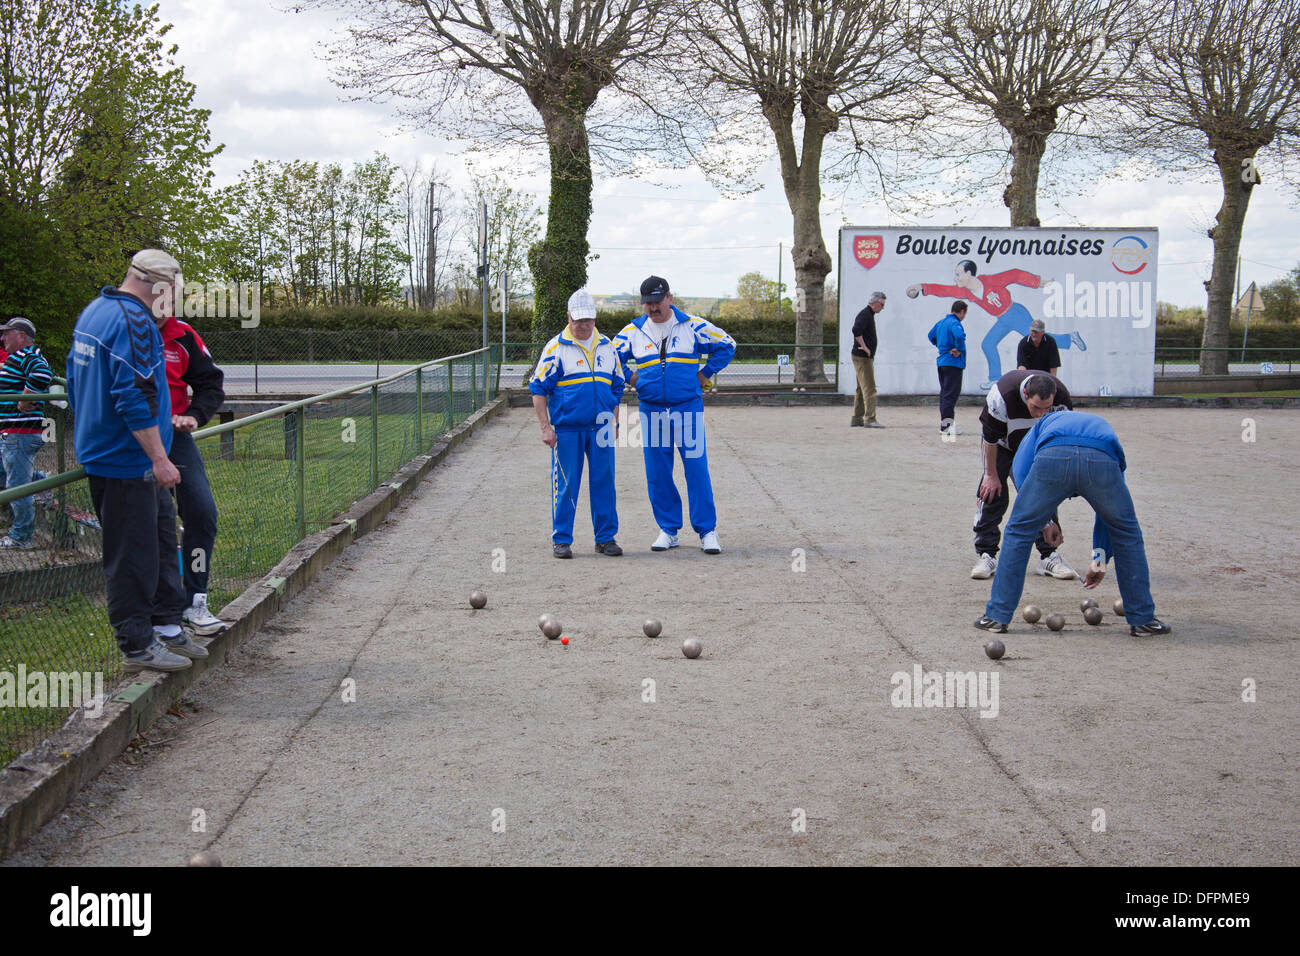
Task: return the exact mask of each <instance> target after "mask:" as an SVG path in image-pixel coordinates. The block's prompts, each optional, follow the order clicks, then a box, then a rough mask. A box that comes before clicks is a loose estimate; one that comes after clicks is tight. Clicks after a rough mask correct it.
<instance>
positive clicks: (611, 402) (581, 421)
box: [528, 329, 627, 429]
mask: <svg viewBox="0 0 1300 956" xmlns="http://www.w3.org/2000/svg"><path fill="white" fill-rule="evenodd" d="M626 387H627V380H626V379H625V378H624V376H623V369H622V367H621V365H620V363H619V358H618V355H617V353H616V352H615V351H614V345H613V343H611V342H610V340H609V339H608V338H606V337H605V336H603V335H601V334H600V333H599V332H596V333H595V337H594V341H593V344H592V350H591V351H590V352H588V351H587V350H586V349H584V348H583V347H582V346H581V345H579V344H578V343H577V342H575V341H573V339H572V338H571V337H570V336H569V330H568V329H565V330H564V331H563V332H561V333H560V334H559V335H557V336H556V337H555V338H553V339H551V340H550V341H549V342H547V343H546V348H544V349H542V357H541V359H539V360H538V362H537V368H536V369H534V370H533V377H532V378H531V379H529V380H528V391H530V392H532V393H533V394H534V395H545V396H547V402H548V408H549V410H550V414H551V425H552V426H553V427H555V428H557V429H558V428H592V427H595V426H597V425H602V424H604V423H605V422H606V421H608V420H609V414H610V413H615V412H616V411H617V409H618V403H619V402H620V401H621V400H622V398H623V390H624V389H625V388H626ZM602 413H604V416H605V417H603V418H602V417H601V415H602Z"/></svg>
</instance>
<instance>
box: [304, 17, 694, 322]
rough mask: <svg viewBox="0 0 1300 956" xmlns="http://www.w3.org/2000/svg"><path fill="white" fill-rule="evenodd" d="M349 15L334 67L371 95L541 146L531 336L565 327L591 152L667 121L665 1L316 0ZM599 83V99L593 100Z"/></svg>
mask: <svg viewBox="0 0 1300 956" xmlns="http://www.w3.org/2000/svg"><path fill="white" fill-rule="evenodd" d="M315 2H316V5H318V6H337V7H339V8H341V9H343V10H345V11H346V12H347V13H349V14H350V15H351V16H353V17H354V18H355V23H354V24H353V26H351V27H350V29H349V35H350V37H351V41H352V42H351V47H350V49H348V50H340V49H336V50H332V51H331V53H332V54H333V55H334V56H336V57H338V58H339V59H341V60H344V59H345V60H346V61H347V65H346V66H345V67H344V68H343V72H342V75H341V77H340V79H341V82H342V83H343V84H344V85H345V86H346V87H348V88H351V89H354V90H358V91H361V92H362V93H363V94H364V95H366V96H369V97H370V98H373V99H377V100H383V99H387V98H390V97H399V98H402V99H404V100H407V101H408V102H413V103H414V104H415V105H414V106H412V107H410V108H409V109H407V110H405V111H404V112H406V113H407V115H409V116H411V117H413V118H415V119H416V120H418V121H420V122H421V123H424V124H426V125H430V126H434V127H438V128H441V129H445V130H448V131H450V132H452V133H454V134H455V135H459V136H462V137H464V138H466V139H469V140H471V141H473V142H475V143H479V144H492V145H503V144H521V143H522V144H525V145H530V146H531V145H536V144H540V143H545V144H546V146H547V148H548V151H549V158H550V173H551V193H550V203H549V208H548V215H547V229H546V237H545V239H544V240H543V241H542V242H541V243H539V244H538V245H537V246H535V247H534V248H533V249H532V250H531V251H530V253H529V265H530V267H531V269H532V272H533V276H534V285H535V290H536V300H535V301H536V314H535V318H534V329H533V336H534V338H535V339H538V340H540V341H545V340H546V339H547V338H549V337H550V336H551V335H552V334H554V333H555V332H556V331H558V330H559V329H560V328H562V327H563V325H564V322H565V320H566V316H565V304H566V302H567V299H568V296H569V294H570V293H571V292H572V291H573V290H574V289H576V288H578V287H580V286H582V285H584V284H585V283H586V280H587V254H588V244H587V228H588V225H589V223H590V220H591V191H592V184H591V176H592V159H593V156H595V157H596V158H598V159H600V160H602V161H607V162H610V163H617V162H619V161H628V160H631V159H632V158H634V157H635V156H636V155H637V154H638V152H639V151H640V150H642V149H644V148H648V147H655V146H661V145H662V142H663V139H664V135H663V134H664V132H665V131H666V128H667V125H668V123H667V121H666V120H665V119H664V118H663V117H660V116H659V115H658V114H657V113H655V112H654V111H653V110H651V111H646V110H644V109H641V108H640V107H643V106H647V105H648V104H649V97H648V91H649V90H651V89H653V88H654V87H655V85H656V79H657V78H658V77H659V76H661V75H662V74H663V72H664V70H663V68H662V67H660V66H658V65H657V64H655V62H654V61H655V58H656V57H657V56H658V55H659V54H661V53H662V52H663V51H664V50H665V47H666V45H667V44H668V42H669V38H670V36H671V35H672V33H673V30H674V21H673V17H672V15H671V14H670V12H669V11H670V8H669V4H668V0H565V2H562V0H376V2H372V3H365V4H356V3H351V2H347V0H315ZM602 93H607V95H606V97H605V103H604V105H603V108H602V109H599V110H598V109H597V98H598V97H600V96H601V94H602Z"/></svg>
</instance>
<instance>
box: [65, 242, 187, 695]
mask: <svg viewBox="0 0 1300 956" xmlns="http://www.w3.org/2000/svg"><path fill="white" fill-rule="evenodd" d="M181 286H182V280H181V267H180V263H178V262H177V261H176V260H175V259H174V258H172V257H171V256H170V255H168V254H167V253H165V252H163V251H161V250H159V249H146V250H144V251H142V252H138V253H136V255H135V257H134V258H132V260H131V266H130V268H129V269H128V270H127V274H126V278H125V279H123V280H122V284H121V285H120V286H119V287H118V288H116V289H114V288H112V287H106V288H104V289H103V290H102V291H101V292H100V294H99V297H98V298H96V299H95V300H94V301H93V302H91V303H90V305H88V306H86V308H85V309H84V310H83V311H82V313H81V316H80V317H79V318H78V319H77V326H76V329H75V331H74V332H73V338H72V351H71V352H69V353H68V365H67V370H68V400H69V402H70V403H71V405H72V408H73V411H74V413H75V417H74V422H75V428H74V434H73V440H74V442H75V446H76V451H77V460H78V461H79V462H80V463H81V465H82V466H83V467H84V468H85V469H86V473H87V475H88V483H89V485H90V497H91V500H92V501H93V502H94V505H95V514H96V515H97V516H98V517H99V522H100V525H101V527H102V528H103V533H104V582H105V584H106V586H107V592H108V620H109V623H110V624H111V625H112V627H113V635H114V637H115V638H116V639H117V645H118V647H119V648H120V649H121V650H122V654H123V657H124V659H125V660H124V666H125V669H126V670H127V671H140V670H146V669H148V670H160V671H175V670H183V669H185V668H187V667H189V666H190V660H191V658H202V657H207V656H208V652H207V649H206V648H204V647H203V646H202V645H200V644H197V643H195V641H194V640H193V639H192V638H191V637H189V636H188V635H187V634H186V633H185V631H184V630H182V628H181V615H182V612H183V611H184V610H185V589H184V588H183V587H182V585H181V575H180V569H179V568H178V567H177V564H176V505H175V502H173V500H172V495H171V491H170V490H169V489H171V488H173V487H175V486H176V485H177V484H178V483H179V482H180V480H181V476H180V472H179V471H178V470H177V469H176V466H175V465H173V464H172V463H171V461H170V460H169V459H168V457H167V453H168V451H169V450H170V449H171V443H172V408H171V397H170V395H169V393H168V389H167V369H166V364H167V363H166V359H165V353H164V350H163V341H162V336H161V334H160V333H159V331H158V324H157V321H156V317H157V316H166V315H170V314H171V313H172V310H173V308H174V305H175V297H176V292H175V290H177V289H179V288H180V287H181Z"/></svg>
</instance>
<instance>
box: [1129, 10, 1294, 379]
mask: <svg viewBox="0 0 1300 956" xmlns="http://www.w3.org/2000/svg"><path fill="white" fill-rule="evenodd" d="M1144 19H1145V20H1146V21H1147V24H1148V28H1149V29H1150V36H1149V39H1148V41H1147V43H1146V44H1145V48H1144V51H1143V56H1142V58H1141V59H1140V61H1139V62H1138V64H1137V66H1136V69H1135V71H1134V76H1135V80H1136V83H1135V85H1134V94H1135V96H1134V109H1133V112H1134V121H1133V123H1132V127H1131V129H1130V130H1129V131H1128V139H1129V141H1130V142H1131V143H1132V144H1133V145H1134V146H1135V147H1136V148H1144V149H1146V150H1149V151H1150V152H1151V154H1152V155H1156V156H1159V157H1160V158H1161V159H1163V160H1165V162H1166V167H1165V168H1169V164H1172V165H1173V167H1175V168H1179V167H1181V168H1183V169H1187V168H1193V167H1195V166H1201V165H1203V164H1204V163H1205V161H1206V159H1207V158H1208V159H1211V160H1212V161H1213V163H1214V165H1215V166H1217V167H1218V172H1219V178H1220V180H1221V181H1222V183H1223V204H1222V205H1221V206H1220V207H1219V214H1218V217H1217V219H1216V222H1215V225H1214V227H1213V228H1211V229H1210V230H1209V237H1210V238H1211V239H1213V240H1214V266H1213V269H1212V271H1211V273H1210V281H1209V282H1207V283H1205V288H1206V291H1207V293H1208V301H1207V304H1206V314H1205V332H1204V335H1203V338H1202V347H1203V348H1205V349H1226V347H1227V345H1228V325H1229V319H1230V317H1231V310H1232V304H1233V302H1232V297H1233V289H1232V283H1233V274H1234V272H1235V270H1236V265H1237V252H1238V249H1239V247H1240V245H1241V233H1242V228H1243V225H1244V223H1245V219H1246V207H1247V205H1248V204H1249V203H1250V195H1251V191H1252V190H1253V189H1254V187H1255V184H1256V183H1258V182H1260V181H1261V173H1260V170H1259V165H1258V164H1257V157H1259V155H1260V153H1261V152H1262V151H1268V152H1269V153H1270V154H1271V155H1272V156H1273V157H1274V158H1275V161H1276V164H1277V171H1278V173H1279V175H1282V176H1285V175H1286V169H1285V165H1284V164H1285V163H1286V161H1287V160H1288V158H1294V156H1295V151H1296V147H1297V146H1298V145H1300V67H1298V66H1297V63H1300V5H1297V4H1296V2H1295V0H1178V2H1173V0H1155V2H1154V3H1152V4H1151V10H1150V11H1149V13H1148V15H1147V16H1146V17H1145V18H1144ZM1207 154H1208V155H1207ZM1227 371H1228V353H1227V352H1226V351H1218V352H1204V351H1203V352H1202V353H1201V373H1202V374H1206V375H1210V374H1219V375H1221V374H1226V373H1227Z"/></svg>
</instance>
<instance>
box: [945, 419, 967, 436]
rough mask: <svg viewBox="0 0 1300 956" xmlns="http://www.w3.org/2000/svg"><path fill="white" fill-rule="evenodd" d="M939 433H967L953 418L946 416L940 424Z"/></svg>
mask: <svg viewBox="0 0 1300 956" xmlns="http://www.w3.org/2000/svg"><path fill="white" fill-rule="evenodd" d="M939 434H940V435H964V434H966V433H965V432H964V431H962V430H961V428H960V427H959V426H958V425H957V424H956V423H955V422H954V421H953V420H952V419H951V418H945V419H944V420H943V421H942V422H940V424H939Z"/></svg>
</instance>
